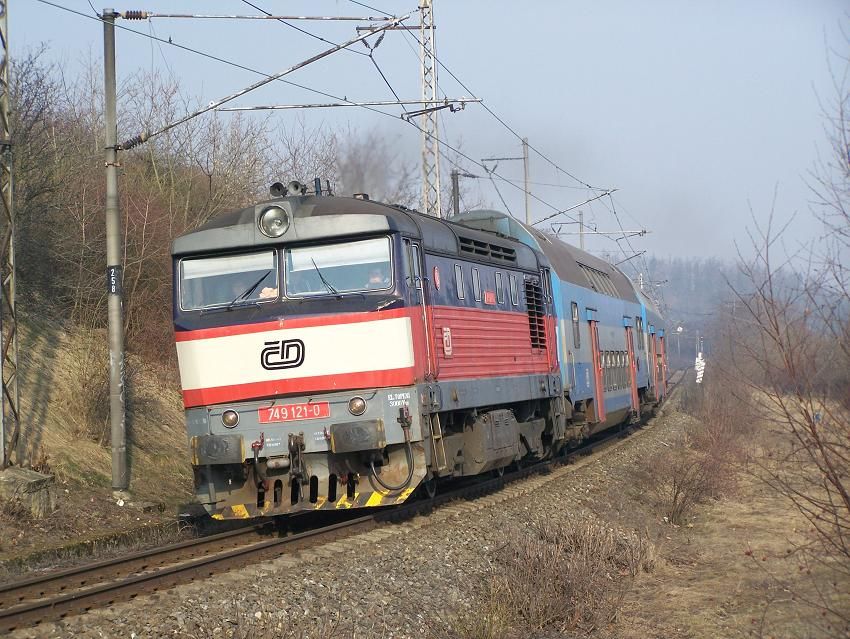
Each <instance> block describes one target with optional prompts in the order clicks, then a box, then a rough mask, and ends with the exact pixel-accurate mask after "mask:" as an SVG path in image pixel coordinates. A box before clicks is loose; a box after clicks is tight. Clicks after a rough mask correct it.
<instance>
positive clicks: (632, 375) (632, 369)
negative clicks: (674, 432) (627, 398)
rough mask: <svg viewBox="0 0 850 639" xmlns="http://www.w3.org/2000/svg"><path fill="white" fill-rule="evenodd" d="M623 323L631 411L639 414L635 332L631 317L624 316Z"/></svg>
mask: <svg viewBox="0 0 850 639" xmlns="http://www.w3.org/2000/svg"><path fill="white" fill-rule="evenodd" d="M623 325H624V326H625V327H626V348H628V350H629V380H630V381H631V391H632V395H631V396H632V413H634V414H635V415H638V416H640V403H639V402H638V390H637V365H636V360H635V334H634V330H633V329H632V320H631V318H630V317H624V318H623Z"/></svg>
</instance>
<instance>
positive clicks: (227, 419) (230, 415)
mask: <svg viewBox="0 0 850 639" xmlns="http://www.w3.org/2000/svg"><path fill="white" fill-rule="evenodd" d="M221 423H222V424H224V427H225V428H233V427H234V426H236V424H238V423H239V413H237V412H236V411H235V410H226V411H224V412H223V413H222V414H221Z"/></svg>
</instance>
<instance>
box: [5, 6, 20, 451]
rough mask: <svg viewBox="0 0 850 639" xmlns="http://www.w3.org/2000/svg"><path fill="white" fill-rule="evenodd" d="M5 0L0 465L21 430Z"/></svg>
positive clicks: (16, 442)
mask: <svg viewBox="0 0 850 639" xmlns="http://www.w3.org/2000/svg"><path fill="white" fill-rule="evenodd" d="M8 10H9V2H8V0H0V46H2V48H3V50H2V52H0V55H2V59H0V200H2V204H0V208H2V212H0V334H2V338H0V378H2V382H3V389H2V410H0V449H2V459H0V464H2V465H0V468H5V467H6V466H8V465H9V462H11V461H12V455H14V456H15V461H17V462H18V463H20V461H21V459H20V455H19V453H18V450H17V449H18V439H19V437H20V434H21V420H20V412H19V408H20V406H19V399H20V397H19V394H18V317H17V309H16V308H15V211H14V208H13V197H12V191H13V188H14V180H13V177H12V123H11V106H10V102H11V96H10V95H9V92H10V85H9V38H8V36H9V28H8V27H9V24H8Z"/></svg>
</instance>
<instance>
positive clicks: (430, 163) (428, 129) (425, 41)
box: [419, 0, 442, 217]
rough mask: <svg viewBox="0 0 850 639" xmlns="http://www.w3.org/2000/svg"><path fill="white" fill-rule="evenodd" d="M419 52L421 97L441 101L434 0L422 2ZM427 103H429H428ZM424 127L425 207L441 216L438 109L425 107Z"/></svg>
mask: <svg viewBox="0 0 850 639" xmlns="http://www.w3.org/2000/svg"><path fill="white" fill-rule="evenodd" d="M419 42H420V44H419V51H420V55H421V62H422V100H426V101H427V100H438V99H439V96H438V95H437V56H436V49H435V40H434V11H433V7H432V2H431V0H422V3H421V4H420V5H419ZM426 104H427V102H426ZM420 117H421V125H420V126H421V128H422V210H423V211H424V212H425V213H427V214H428V215H433V216H434V217H440V215H441V213H440V212H441V210H442V208H441V202H440V193H441V191H440V141H439V136H438V135H437V132H438V131H437V111H435V110H426V111H425V113H423V114H422V115H421V116H420Z"/></svg>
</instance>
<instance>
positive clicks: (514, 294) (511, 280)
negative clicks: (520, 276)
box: [508, 275, 519, 306]
mask: <svg viewBox="0 0 850 639" xmlns="http://www.w3.org/2000/svg"><path fill="white" fill-rule="evenodd" d="M508 284H509V286H510V288H511V304H513V305H514V306H516V305H517V304H519V292H518V291H517V286H516V275H508Z"/></svg>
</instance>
